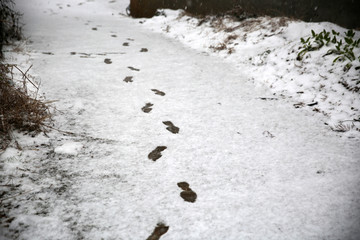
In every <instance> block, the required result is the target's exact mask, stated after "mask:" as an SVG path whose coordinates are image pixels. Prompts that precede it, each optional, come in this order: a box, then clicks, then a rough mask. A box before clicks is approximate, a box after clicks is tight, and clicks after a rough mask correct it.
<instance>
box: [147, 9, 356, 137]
mask: <svg viewBox="0 0 360 240" xmlns="http://www.w3.org/2000/svg"><path fill="white" fill-rule="evenodd" d="M163 13H164V14H163V15H160V16H157V17H154V18H152V19H146V20H142V21H141V22H142V23H143V25H144V26H145V27H146V28H150V29H152V30H154V31H156V32H162V33H164V35H165V36H168V37H171V38H174V39H177V40H179V41H180V42H182V43H184V44H186V45H187V46H190V47H192V48H194V49H197V50H200V51H206V52H207V53H210V54H211V55H218V56H221V57H223V58H225V59H226V60H228V61H230V62H232V63H235V64H236V65H237V66H238V67H239V68H241V69H242V70H243V71H244V72H246V73H247V75H248V77H249V78H251V79H252V80H253V82H254V83H255V84H261V85H266V86H267V87H268V88H269V89H270V90H271V92H272V93H273V95H274V96H273V97H274V99H277V98H287V99H291V101H292V102H293V104H294V107H296V108H305V109H306V110H305V111H314V112H316V113H319V114H322V115H324V121H325V122H326V124H329V127H330V128H331V129H333V130H335V131H342V130H344V131H347V130H350V131H352V132H353V134H354V135H359V131H360V90H359V87H360V69H356V67H360V48H359V47H355V48H354V53H355V55H356V56H357V57H356V60H355V61H353V62H352V63H353V65H354V66H353V67H352V68H351V69H350V70H349V71H344V67H345V66H346V64H348V63H349V61H344V62H339V61H338V62H336V63H333V61H334V58H336V57H337V56H336V55H328V56H325V57H323V55H325V54H326V53H327V52H328V50H330V49H333V48H335V46H334V45H335V44H331V42H330V44H329V46H324V47H323V48H322V49H320V50H319V51H311V52H309V53H307V54H306V55H305V57H304V58H303V60H301V61H299V60H297V55H298V53H299V52H300V51H301V50H302V49H300V47H301V46H303V44H302V43H301V42H300V39H301V38H304V39H307V38H308V37H311V30H313V31H314V32H316V33H318V32H321V31H323V30H324V29H325V30H327V31H330V32H331V31H332V30H335V31H336V32H340V33H341V35H340V37H341V36H342V37H343V36H344V32H347V29H344V28H341V27H339V26H337V25H335V24H332V23H327V22H324V23H305V22H301V21H294V20H290V19H285V18H269V17H260V18H249V19H246V20H243V21H237V20H236V19H235V18H231V17H207V18H205V19H204V18H201V19H198V18H195V17H191V16H189V15H187V14H185V13H184V12H183V11H181V10H179V11H172V10H165V11H163ZM340 37H338V38H340ZM359 38H360V32H359V31H355V36H354V39H356V40H357V39H359ZM343 42H344V41H343ZM344 44H345V42H344ZM358 57H359V59H357V58H358Z"/></svg>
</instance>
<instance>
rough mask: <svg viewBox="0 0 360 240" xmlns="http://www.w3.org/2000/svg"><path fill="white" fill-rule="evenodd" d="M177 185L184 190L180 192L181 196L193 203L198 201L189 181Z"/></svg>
mask: <svg viewBox="0 0 360 240" xmlns="http://www.w3.org/2000/svg"><path fill="white" fill-rule="evenodd" d="M177 185H178V187H179V188H181V189H182V190H184V191H182V192H181V193H180V197H182V199H184V201H186V202H192V203H193V202H195V201H196V198H197V194H196V193H195V192H194V191H193V190H192V189H191V188H190V185H189V184H188V183H187V182H179V183H178V184H177Z"/></svg>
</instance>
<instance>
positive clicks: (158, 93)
mask: <svg viewBox="0 0 360 240" xmlns="http://www.w3.org/2000/svg"><path fill="white" fill-rule="evenodd" d="M151 91H153V92H155V94H156V95H160V96H165V93H164V92H162V91H159V90H157V89H151Z"/></svg>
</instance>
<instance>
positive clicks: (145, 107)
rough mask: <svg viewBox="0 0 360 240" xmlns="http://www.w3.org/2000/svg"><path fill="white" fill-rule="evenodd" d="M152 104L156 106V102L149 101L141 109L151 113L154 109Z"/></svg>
mask: <svg viewBox="0 0 360 240" xmlns="http://www.w3.org/2000/svg"><path fill="white" fill-rule="evenodd" d="M152 106H154V104H152V103H147V104H146V105H145V106H144V107H142V108H141V110H142V111H143V112H144V113H149V112H151V110H152V108H151V107H152Z"/></svg>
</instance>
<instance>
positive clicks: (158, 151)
mask: <svg viewBox="0 0 360 240" xmlns="http://www.w3.org/2000/svg"><path fill="white" fill-rule="evenodd" d="M165 149H167V147H165V146H159V147H156V148H155V149H154V150H153V151H152V152H151V153H149V155H148V158H149V159H151V160H153V161H156V160H158V159H159V158H161V157H162V155H161V152H162V151H164V150H165Z"/></svg>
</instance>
